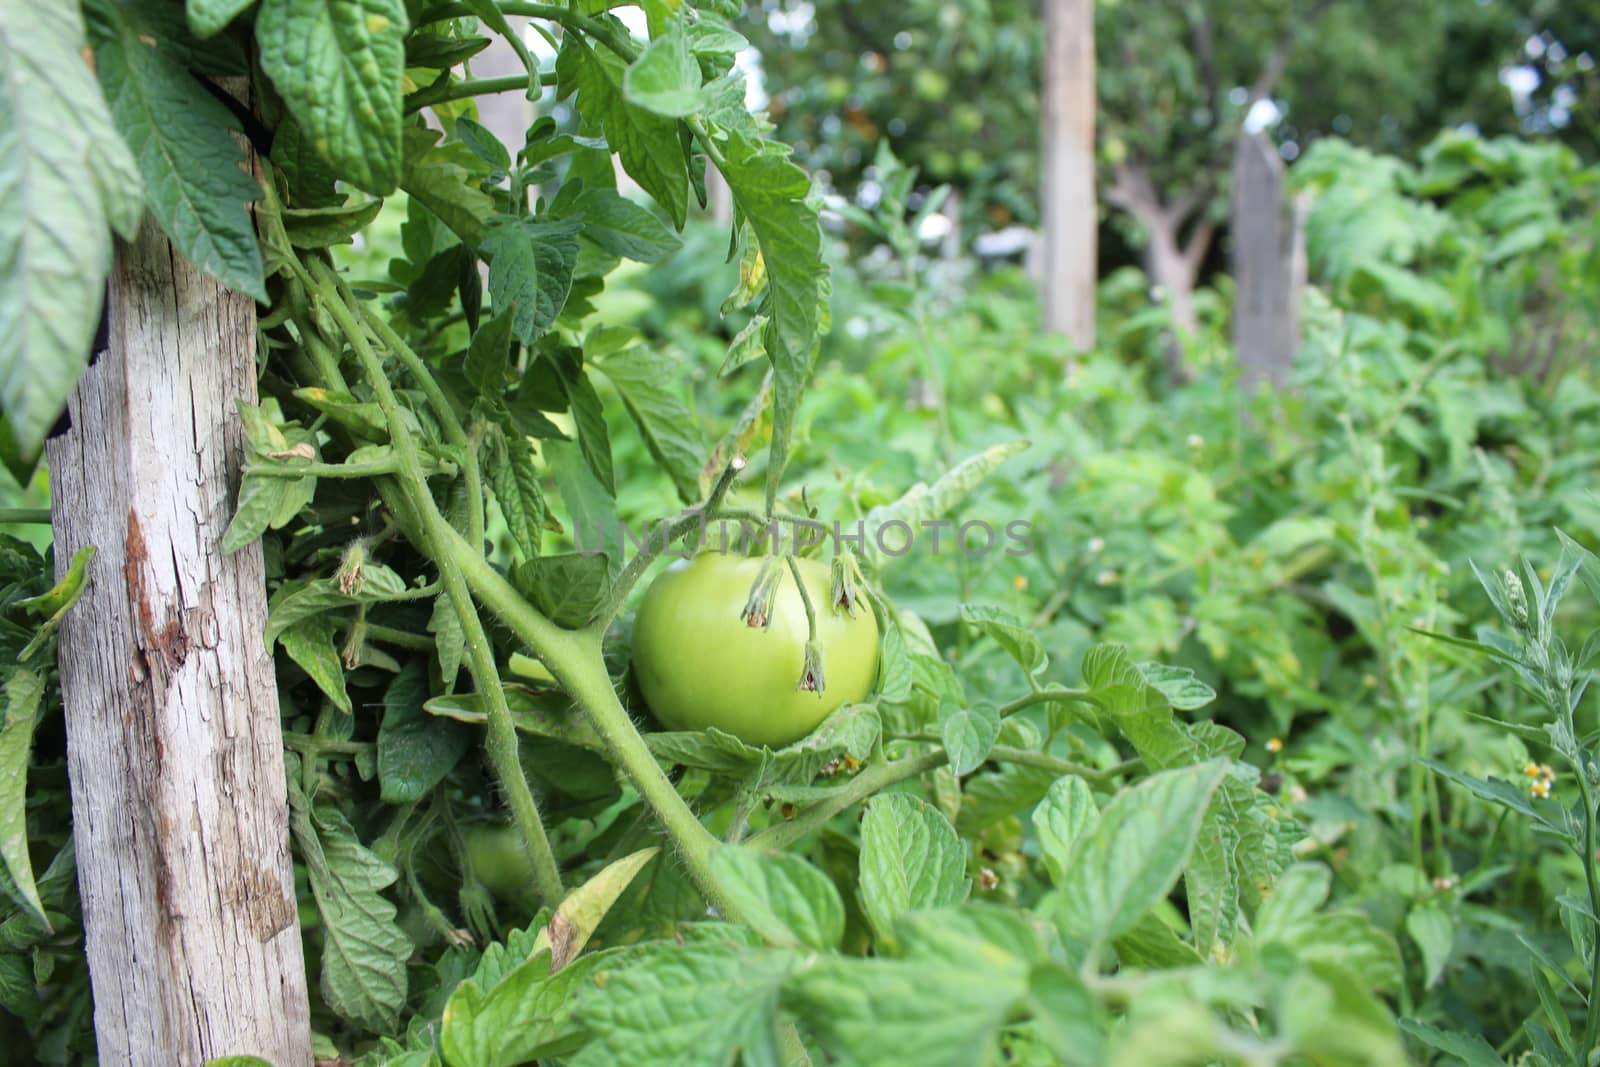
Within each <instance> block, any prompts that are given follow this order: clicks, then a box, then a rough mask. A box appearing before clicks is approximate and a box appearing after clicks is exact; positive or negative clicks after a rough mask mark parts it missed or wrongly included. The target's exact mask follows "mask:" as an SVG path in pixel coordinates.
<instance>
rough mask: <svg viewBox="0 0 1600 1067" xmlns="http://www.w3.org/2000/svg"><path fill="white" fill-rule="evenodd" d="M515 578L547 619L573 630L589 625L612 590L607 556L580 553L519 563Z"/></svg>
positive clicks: (513, 572) (524, 593)
mask: <svg viewBox="0 0 1600 1067" xmlns="http://www.w3.org/2000/svg"><path fill="white" fill-rule="evenodd" d="M512 580H513V582H514V583H515V584H516V586H517V589H518V591H519V592H521V593H522V594H523V595H524V596H526V597H527V598H528V599H529V600H530V601H532V602H533V606H534V607H536V608H538V609H539V610H540V611H541V612H542V613H543V614H544V616H545V617H546V618H548V619H549V620H550V621H551V622H553V623H555V624H556V625H557V626H562V627H565V628H567V629H569V630H571V629H577V628H578V627H581V626H585V625H587V624H588V623H589V622H590V620H592V619H593V618H594V616H595V612H596V611H598V610H599V608H600V605H601V604H603V603H605V599H606V597H607V595H609V594H610V592H611V571H610V569H609V565H608V563H607V560H606V557H605V556H596V555H585V554H581V553H577V552H567V553H563V554H561V555H557V556H539V557H537V558H535V559H531V560H528V561H527V562H526V563H519V564H517V566H516V568H515V569H514V570H513V571H512Z"/></svg>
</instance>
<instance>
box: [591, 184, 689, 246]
mask: <svg viewBox="0 0 1600 1067" xmlns="http://www.w3.org/2000/svg"><path fill="white" fill-rule="evenodd" d="M573 210H574V212H575V213H577V214H580V215H582V216H583V235H584V236H585V237H587V238H589V240H591V241H593V242H594V243H595V244H597V245H599V246H600V247H601V248H603V249H605V250H606V251H607V252H609V253H611V254H612V255H614V256H621V257H622V258H623V259H631V260H634V261H635V262H638V263H659V262H661V261H662V260H663V259H666V258H667V257H668V256H670V255H672V253H674V252H676V251H677V250H678V249H680V248H682V247H683V241H682V240H680V239H679V237H678V235H677V234H675V233H673V232H672V230H671V229H670V228H669V227H668V226H667V224H666V223H664V222H662V221H661V220H660V219H659V218H657V217H656V215H655V213H654V212H652V211H650V210H648V209H646V208H643V207H641V206H639V205H638V204H635V203H634V202H633V201H632V200H629V199H628V198H627V197H625V196H623V195H621V194H620V193H618V192H617V191H616V190H614V189H585V190H584V191H583V193H582V194H581V195H580V196H579V197H578V199H577V201H576V202H575V203H574V205H573Z"/></svg>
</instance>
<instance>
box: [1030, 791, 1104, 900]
mask: <svg viewBox="0 0 1600 1067" xmlns="http://www.w3.org/2000/svg"><path fill="white" fill-rule="evenodd" d="M1099 821H1100V809H1099V807H1098V806H1097V805H1096V804H1095V802H1094V794H1093V793H1092V792H1090V791H1089V783H1088V782H1085V781H1084V780H1083V779H1082V778H1079V777H1078V776H1077V775H1072V774H1069V775H1065V776H1063V777H1061V778H1058V779H1056V781H1055V784H1054V785H1052V786H1051V787H1050V791H1049V792H1048V793H1046V794H1045V795H1044V799H1043V800H1041V801H1040V802H1039V806H1038V807H1036V808H1034V809H1033V829H1034V832H1035V833H1037V834H1038V835H1039V851H1040V852H1042V853H1043V854H1044V865H1045V869H1046V870H1048V871H1049V872H1050V881H1051V882H1052V883H1053V884H1055V885H1057V886H1061V885H1064V884H1065V883H1066V880H1067V872H1068V870H1069V869H1070V866H1071V863H1072V852H1073V849H1075V848H1076V847H1077V845H1078V842H1079V841H1080V840H1081V839H1082V838H1083V836H1084V835H1085V834H1086V833H1088V832H1089V831H1090V830H1092V829H1093V828H1094V827H1095V826H1096V825H1097V824H1098V823H1099Z"/></svg>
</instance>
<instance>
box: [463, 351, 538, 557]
mask: <svg viewBox="0 0 1600 1067" xmlns="http://www.w3.org/2000/svg"><path fill="white" fill-rule="evenodd" d="M480 332H481V331H480ZM486 444H487V446H488V447H487V451H488V461H487V462H486V463H484V464H483V468H484V473H485V474H486V475H487V477H488V481H489V489H490V490H491V491H492V492H493V493H494V498H495V501H496V502H497V503H499V505H500V513H501V515H503V516H504V517H505V520H506V527H507V529H508V530H509V531H510V533H511V539H512V540H513V541H514V542H516V546H517V550H518V551H520V552H521V553H522V555H523V557H524V558H525V559H533V558H534V557H536V556H538V555H539V550H540V545H541V544H542V542H543V540H544V527H545V520H546V519H547V518H548V517H549V507H548V505H546V503H545V499H544V490H543V489H542V488H540V486H539V471H538V468H537V467H535V466H534V463H533V448H532V447H531V446H530V445H529V444H528V440H527V438H525V437H523V436H522V435H521V434H519V433H515V432H511V433H506V432H503V431H502V429H501V427H499V426H491V427H490V434H489V436H488V438H487V440H486Z"/></svg>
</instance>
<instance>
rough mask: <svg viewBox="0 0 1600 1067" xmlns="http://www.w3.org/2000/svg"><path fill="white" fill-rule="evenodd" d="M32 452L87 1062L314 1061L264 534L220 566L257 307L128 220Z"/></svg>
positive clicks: (282, 1065)
mask: <svg viewBox="0 0 1600 1067" xmlns="http://www.w3.org/2000/svg"><path fill="white" fill-rule="evenodd" d="M107 316H108V320H109V331H108V335H107V341H108V349H107V351H105V352H102V353H100V354H99V358H98V359H97V360H96V361H95V362H94V364H93V365H92V366H91V367H90V368H89V370H88V372H87V374H85V376H84V378H83V380H82V382H81V383H80V384H79V386H78V389H77V391H76V392H75V393H74V395H73V397H72V399H71V401H70V402H69V405H68V414H69V416H70V426H69V428H68V429H67V430H66V432H65V433H64V434H62V435H61V436H58V437H56V438H54V439H53V440H52V441H51V442H50V443H49V464H50V475H51V486H52V492H53V524H54V528H55V539H56V560H57V569H58V572H59V571H64V569H65V566H66V564H67V562H68V561H69V560H70V559H71V557H72V554H73V552H74V551H75V550H76V549H77V548H78V547H80V546H82V545H84V544H93V545H95V546H96V547H97V548H98V550H99V551H98V554H97V555H96V556H95V559H94V562H93V564H92V566H91V570H90V573H89V582H88V587H87V589H86V591H85V593H84V596H83V599H82V600H81V601H80V602H79V603H78V605H77V607H76V608H74V609H73V611H72V612H70V613H69V614H68V616H67V618H66V620H65V621H64V623H63V625H62V627H61V636H60V653H61V684H62V690H63V695H64V697H65V704H66V725H67V746H68V752H67V760H68V771H69V774H70V777H71V783H72V821H73V836H74V840H75V842H76V848H77V860H78V885H79V889H80V892H81V895H82V899H83V917H84V931H85V940H86V949H87V953H88V958H89V968H90V975H91V979H92V984H93V989H94V1000H95V1032H96V1037H97V1040H98V1043H99V1061H100V1063H102V1064H107V1065H109V1064H133V1065H139V1067H143V1065H146V1064H149V1065H156V1064H160V1065H162V1067H171V1065H174V1064H176V1065H179V1067H188V1065H191V1064H192V1065H196V1067H198V1065H200V1064H203V1063H204V1062H205V1061H206V1060H209V1059H212V1058H215V1057H220V1056H225V1055H240V1054H249V1055H255V1056H260V1057H263V1058H264V1059H266V1060H268V1061H269V1062H271V1063H273V1064H275V1065H276V1067H292V1065H293V1067H298V1065H306V1064H310V1062H311V1047H310V1022H309V1012H308V1007H307V995H306V974H305V963H304V959H303V956H302V952H301V945H300V930H299V925H298V923H297V922H296V910H295V896H294V880H293V867H292V865H291V861H290V855H289V834H288V825H289V819H288V797H287V785H286V782H285V779H284V764H283V745H282V737H281V734H280V731H279V721H278V700H277V686H276V683H275V681H274V678H273V670H272V660H271V657H270V656H269V655H268V654H267V650H266V647H265V645H264V643H263V641H262V629H263V626H264V625H265V620H266V592H265V586H264V580H263V571H262V559H261V549H260V546H259V545H252V546H251V547H250V548H248V549H246V550H244V551H242V552H239V553H236V554H234V555H232V556H224V555H223V554H222V552H221V548H220V545H221V540H222V533H223V530H224V529H225V528H226V526H227V523H228V519H229V516H230V512H231V507H232V502H233V498H234V493H235V490H236V489H237V485H238V479H239V469H240V464H241V460H242V454H243V445H244V434H243V428H242V426H241V425H240V423H239V419H238V416H237V415H236V414H235V411H234V402H235V400H236V399H237V398H247V399H251V400H253V399H254V398H255V395H256V387H255V354H256V333H255V307H254V304H253V303H252V302H251V300H250V299H249V298H248V297H242V296H239V295H237V294H234V293H229V292H227V291H226V290H224V289H222V288H221V287H219V286H218V285H217V284H216V283H214V282H212V281H211V280H210V279H209V278H207V277H205V276H204V275H203V274H201V273H200V272H199V271H197V270H196V269H195V268H194V267H193V266H192V265H190V264H189V263H188V262H186V261H184V260H183V259H182V258H181V257H180V256H178V255H177V253H176V252H174V251H173V249H172V247H171V246H170V245H169V244H168V242H167V240H166V238H165V237H164V236H163V235H162V234H161V231H160V228H159V227H158V226H157V225H156V224H155V222H154V220H152V219H149V218H146V220H145V224H144V227H143V230H142V232H141V233H140V235H139V237H138V239H137V240H136V241H135V242H133V243H132V244H131V245H127V246H124V247H122V248H121V249H119V252H118V262H117V266H116V269H115V271H114V272H113V275H112V279H111V285H110V289H109V295H108V300H107Z"/></svg>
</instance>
